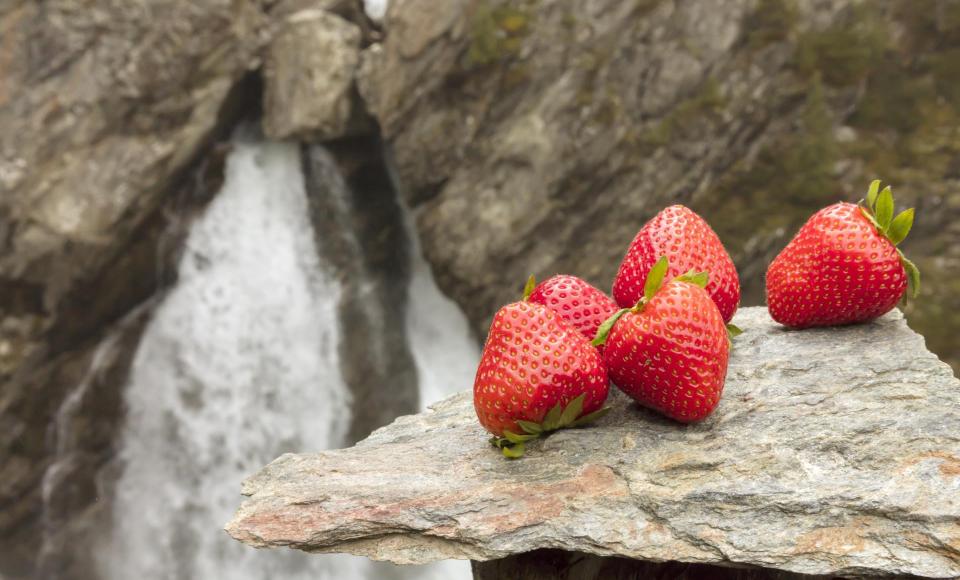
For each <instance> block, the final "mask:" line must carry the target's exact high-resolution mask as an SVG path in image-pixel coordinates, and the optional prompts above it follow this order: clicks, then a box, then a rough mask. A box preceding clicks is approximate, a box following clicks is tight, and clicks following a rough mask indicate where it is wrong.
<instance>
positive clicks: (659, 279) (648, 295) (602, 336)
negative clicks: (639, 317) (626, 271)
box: [591, 256, 710, 346]
mask: <svg viewBox="0 0 960 580" xmlns="http://www.w3.org/2000/svg"><path fill="white" fill-rule="evenodd" d="M669 269H670V261H669V260H668V259H667V257H666V256H660V259H659V260H657V263H656V264H654V265H653V267H652V268H650V273H648V274H647V280H646V281H645V282H644V284H643V296H641V297H640V300H637V303H636V304H634V305H633V308H621V309H620V310H617V311H616V312H614V313H613V314H612V315H611V316H610V318H608V319H606V320H604V321H603V324H601V325H600V326H599V327H598V328H597V335H596V336H595V337H594V338H593V341H592V342H591V344H593V346H602V345H603V344H604V343H605V342H607V335H609V334H610V330H611V329H612V328H613V325H614V324H616V323H617V321H618V320H620V317H621V316H623V315H624V314H626V313H627V312H633V313H634V314H636V313H637V312H640V311H642V310H643V307H644V306H645V305H646V304H647V303H648V302H650V301H651V300H653V297H654V296H656V295H657V292H659V291H660V288H661V287H663V281H664V279H666V277H667V271H668V270H669ZM674 280H678V281H680V282H687V283H689V284H693V285H695V286H699V287H701V288H706V287H707V283H708V282H710V273H709V272H697V271H694V270H690V271H688V272H687V273H686V274H681V275H680V276H677V277H676V278H674Z"/></svg>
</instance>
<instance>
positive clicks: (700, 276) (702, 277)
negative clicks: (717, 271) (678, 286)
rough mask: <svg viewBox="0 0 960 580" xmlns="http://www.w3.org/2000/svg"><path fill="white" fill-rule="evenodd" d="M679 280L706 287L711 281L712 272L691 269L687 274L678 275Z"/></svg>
mask: <svg viewBox="0 0 960 580" xmlns="http://www.w3.org/2000/svg"><path fill="white" fill-rule="evenodd" d="M676 279H677V280H680V281H681V282H689V283H691V284H693V285H694V286H699V287H701V288H706V287H707V284H708V283H710V273H709V272H694V271H693V270H690V271H689V272H687V273H686V274H683V275H681V276H677V278H676Z"/></svg>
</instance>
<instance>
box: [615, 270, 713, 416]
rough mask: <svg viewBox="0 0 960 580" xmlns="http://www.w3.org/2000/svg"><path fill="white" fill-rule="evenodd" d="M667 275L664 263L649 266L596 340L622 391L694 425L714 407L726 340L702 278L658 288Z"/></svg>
mask: <svg viewBox="0 0 960 580" xmlns="http://www.w3.org/2000/svg"><path fill="white" fill-rule="evenodd" d="M667 271H668V263H667V259H666V257H664V258H661V259H660V260H659V261H658V262H657V263H656V264H655V265H654V267H653V268H651V270H650V275H649V276H648V277H647V280H646V283H645V291H644V294H643V297H642V298H641V299H640V300H639V301H638V303H637V305H636V306H634V307H633V308H630V309H623V310H621V311H620V312H618V313H617V314H615V315H614V316H612V317H611V318H610V319H609V320H608V321H607V322H605V323H604V326H603V327H601V329H600V332H599V334H598V335H597V341H598V342H599V341H602V340H604V339H606V350H605V351H604V360H605V361H606V363H607V368H608V370H609V372H610V380H611V381H613V384H614V385H616V386H617V387H619V388H620V390H621V391H623V392H624V393H626V394H628V395H630V396H631V397H633V398H634V399H636V400H637V401H638V402H639V403H640V404H642V405H644V406H646V407H650V408H652V409H655V410H657V411H659V412H661V413H663V414H664V415H666V416H668V417H670V418H672V419H676V420H677V421H681V422H684V423H689V422H693V421H700V420H701V419H704V418H706V417H707V416H708V415H709V414H710V413H711V412H713V410H714V409H715V408H716V406H717V403H718V402H719V401H720V394H721V393H722V392H723V382H724V380H725V378H726V376H727V362H728V359H729V354H730V341H729V339H728V337H727V329H726V327H725V325H724V322H723V317H722V316H721V315H720V311H719V310H718V309H717V305H716V304H715V303H714V302H713V300H711V299H710V295H709V294H707V292H706V291H705V290H704V286H706V284H707V281H708V275H707V273H706V272H700V273H699V274H694V273H688V274H685V275H683V276H680V277H678V278H674V279H673V280H671V281H669V282H667V283H666V284H663V283H662V282H663V279H664V276H665V274H666V272H667ZM661 285H662V287H661ZM607 331H609V333H607Z"/></svg>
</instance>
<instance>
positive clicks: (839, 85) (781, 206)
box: [0, 0, 960, 580]
mask: <svg viewBox="0 0 960 580" xmlns="http://www.w3.org/2000/svg"><path fill="white" fill-rule="evenodd" d="M384 10H386V14H385V15H384ZM958 121H960V2H957V1H952V0H889V1H880V0H876V1H873V0H871V1H856V0H809V1H808V0H803V1H800V0H724V1H723V2H715V1H713V0H629V1H627V0H585V1H582V2H566V1H560V0H552V1H551V0H515V1H512V2H506V1H502V0H392V2H391V3H390V5H389V7H386V6H385V5H384V4H383V3H381V2H370V1H368V2H367V4H366V5H364V4H363V3H362V2H361V0H44V1H36V0H4V1H3V2H0V577H4V578H13V579H20V578H70V579H73V578H76V579H83V580H86V579H100V578H103V579H110V578H113V579H121V578H122V579H128V578H137V577H139V578H149V579H152V578H187V579H189V578H196V579H201V578H231V579H248V578H250V579H254V578H270V577H274V578H354V577H356V578H381V577H383V578H391V577H394V578H454V577H461V578H463V577H467V574H468V569H467V568H466V567H465V566H463V565H462V564H451V565H449V566H440V567H433V568H429V569H410V570H405V571H397V570H394V569H391V568H387V567H383V566H376V565H373V564H370V563H369V562H366V561H365V560H358V559H352V558H344V557H338V558H334V557H329V556H314V557H307V556H304V555H300V554H282V553H281V554H271V553H264V552H255V551H252V550H249V549H246V548H243V547H242V546H240V545H239V544H236V543H235V542H232V541H230V540H229V539H228V538H227V537H226V535H225V534H224V533H223V532H222V531H221V530H220V527H221V526H222V524H223V523H224V522H225V521H226V520H227V518H228V517H229V515H230V513H231V511H232V509H233V508H234V507H235V506H236V504H237V501H238V499H239V498H238V492H239V483H240V480H241V479H242V478H243V477H244V476H245V475H248V474H250V473H252V472H253V471H255V470H256V469H258V468H259V467H260V466H262V465H263V464H264V463H266V462H267V461H269V460H271V459H272V458H274V457H275V456H277V455H278V454H280V453H283V452H286V451H309V450H320V449H323V448H328V447H341V446H344V445H348V444H350V443H352V442H355V441H357V440H359V439H361V438H363V437H365V436H366V435H367V434H368V433H369V432H370V431H371V430H373V429H375V428H377V427H379V426H381V425H384V424H386V423H388V422H389V421H391V420H392V419H393V418H394V417H396V416H397V415H401V414H406V413H411V412H415V411H417V410H418V409H421V408H423V407H424V406H425V405H426V404H428V403H430V402H432V401H434V400H437V399H439V398H442V397H443V396H445V395H446V394H448V393H452V392H455V391H458V390H463V389H468V388H470V386H471V384H472V373H473V370H474V364H475V362H476V358H477V356H478V349H479V344H480V341H481V340H482V338H483V335H484V332H485V326H486V324H487V321H488V320H489V317H490V316H491V315H492V314H493V312H494V311H495V309H496V308H497V307H498V306H499V305H500V304H502V303H504V302H507V301H510V300H513V299H515V298H516V296H517V295H518V293H519V292H520V289H521V287H522V285H523V281H524V280H525V278H526V276H527V275H528V274H529V273H531V272H533V273H536V274H537V275H539V276H540V277H546V276H549V275H551V274H553V273H556V272H565V273H572V274H577V275H580V276H582V277H585V278H586V279H587V280H589V281H591V282H593V283H594V284H596V285H597V286H599V287H601V288H604V289H608V288H609V286H610V282H611V280H612V277H613V274H614V272H615V270H616V267H617V265H618V263H619V259H620V257H621V255H622V252H623V251H624V249H625V247H626V245H627V244H628V243H629V241H630V240H631V238H632V236H633V235H634V233H635V232H636V230H637V229H638V228H639V227H640V226H641V225H642V224H643V222H644V221H645V220H646V219H648V218H649V217H651V216H652V215H653V214H654V213H656V212H657V211H658V210H659V209H660V208H662V207H663V206H665V205H668V204H671V203H683V204H687V205H689V206H691V207H692V208H694V209H695V210H696V211H698V212H700V213H701V214H702V215H703V216H704V217H706V218H707V219H708V221H710V222H711V224H712V225H713V227H714V228H715V229H716V230H717V232H718V233H719V235H720V237H721V238H722V239H723V241H724V242H725V244H726V245H727V247H728V249H729V251H730V252H731V254H732V255H733V257H734V260H735V261H736V263H737V266H738V269H739V273H740V276H741V281H742V284H743V286H744V301H743V303H744V304H745V305H757V304H762V303H763V273H764V271H765V268H766V265H767V264H768V263H769V261H770V260H771V259H772V258H773V256H774V255H776V253H777V252H778V251H779V250H780V248H782V247H783V246H784V245H785V244H786V242H787V241H788V240H789V238H790V236H792V235H793V233H794V232H795V230H796V229H797V228H798V227H799V225H800V224H801V223H802V222H803V221H804V220H805V218H806V217H807V216H808V215H809V214H810V213H812V212H813V211H814V210H816V209H818V208H820V207H822V206H824V205H827V204H829V203H832V202H834V201H836V200H839V199H846V200H850V201H854V200H856V199H859V198H860V197H861V196H862V194H863V192H864V190H865V188H866V186H867V184H868V183H869V181H870V180H871V179H874V178H877V177H879V178H882V179H884V180H885V181H886V182H888V183H890V184H892V186H893V188H894V192H895V194H896V196H897V199H898V201H899V202H900V204H901V205H903V207H908V206H915V207H916V208H917V221H916V225H915V228H914V232H913V233H912V234H911V237H910V238H909V239H908V240H907V242H906V243H905V244H904V249H905V251H906V253H907V255H908V256H910V257H911V258H912V259H913V260H914V261H915V262H916V263H917V264H918V265H919V267H920V269H921V271H922V272H923V276H924V283H923V289H922V292H921V297H920V298H919V299H918V300H916V301H913V302H911V303H910V304H909V305H907V306H906V307H905V312H906V313H907V316H908V319H909V322H910V325H911V326H912V327H913V328H915V329H916V330H918V331H920V332H921V333H923V334H924V335H925V336H926V337H927V341H928V345H929V346H930V348H931V349H932V350H934V351H935V352H937V353H938V354H939V355H940V356H941V357H942V358H944V359H945V360H947V361H949V362H950V363H951V364H952V365H953V366H954V368H955V369H957V368H960V339H957V338H956V337H957V334H958V332H960V279H954V276H953V273H954V272H955V271H957V270H958V267H960V243H958V241H960V220H958V219H957V217H958V216H960V190H958V185H960V122H958ZM747 331H748V332H749V329H747ZM851 364H855V361H851Z"/></svg>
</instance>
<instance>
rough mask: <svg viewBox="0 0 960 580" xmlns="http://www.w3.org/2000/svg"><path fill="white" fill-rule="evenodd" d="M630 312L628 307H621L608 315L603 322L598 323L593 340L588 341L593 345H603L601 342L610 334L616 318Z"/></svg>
mask: <svg viewBox="0 0 960 580" xmlns="http://www.w3.org/2000/svg"><path fill="white" fill-rule="evenodd" d="M627 312H630V309H629V308H621V309H620V310H617V311H616V312H614V313H613V314H611V315H610V318H608V319H606V320H604V321H603V324H601V325H600V328H598V329H597V336H596V337H594V339H593V341H592V342H591V343H590V344H592V345H593V346H603V343H605V342H606V341H607V335H608V334H610V329H611V328H613V325H614V324H616V323H617V320H619V319H620V317H621V316H623V315H624V314H626V313H627Z"/></svg>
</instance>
